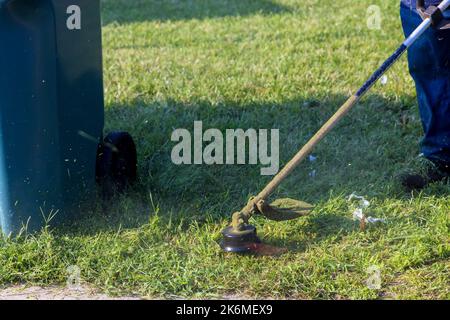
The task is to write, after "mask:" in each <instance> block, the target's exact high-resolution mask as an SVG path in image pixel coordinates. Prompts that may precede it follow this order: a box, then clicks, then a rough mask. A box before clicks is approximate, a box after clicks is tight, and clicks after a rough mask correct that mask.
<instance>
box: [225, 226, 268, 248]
mask: <svg viewBox="0 0 450 320" xmlns="http://www.w3.org/2000/svg"><path fill="white" fill-rule="evenodd" d="M222 236H223V238H222V241H221V242H220V247H221V248H222V250H223V251H225V252H233V253H248V252H256V250H257V249H258V245H259V244H260V243H261V240H260V239H259V238H258V236H257V235H256V228H255V227H254V226H251V225H245V226H244V227H243V229H242V230H239V231H237V230H235V229H234V228H233V227H232V226H230V227H227V228H225V229H224V230H223V231H222Z"/></svg>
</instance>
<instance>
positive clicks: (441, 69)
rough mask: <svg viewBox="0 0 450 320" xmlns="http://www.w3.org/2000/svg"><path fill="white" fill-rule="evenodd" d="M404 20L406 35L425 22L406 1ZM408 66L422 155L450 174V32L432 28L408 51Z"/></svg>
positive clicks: (436, 178) (402, 10)
mask: <svg viewBox="0 0 450 320" xmlns="http://www.w3.org/2000/svg"><path fill="white" fill-rule="evenodd" d="M401 18H402V24H403V29H404V32H405V35H406V36H408V35H409V34H411V33H412V32H413V31H414V29H415V28H416V27H417V26H418V25H419V24H420V23H421V22H422V19H421V18H420V16H419V14H418V13H417V11H416V10H415V6H414V7H408V6H406V5H405V4H404V3H403V2H402V4H401ZM408 63H409V70H410V73H411V76H412V77H413V79H414V82H415V84H416V91H417V100H418V103H419V111H420V116H421V120H422V125H423V129H424V138H423V140H422V143H421V152H422V153H423V155H424V156H425V157H426V158H427V159H429V160H431V161H432V162H433V163H434V164H435V165H437V167H438V168H439V170H440V171H443V172H444V173H450V30H447V31H439V30H435V29H429V30H428V31H427V32H426V33H425V34H424V35H423V36H422V37H421V38H420V39H419V40H418V41H417V42H416V43H415V44H413V45H412V47H411V48H410V49H409V50H408ZM444 176H445V174H444ZM439 178H440V175H437V176H435V177H434V179H429V180H430V181H428V182H431V181H432V180H440V179H439ZM424 183H425V182H424ZM425 184H426V183H425ZM418 187H422V186H418Z"/></svg>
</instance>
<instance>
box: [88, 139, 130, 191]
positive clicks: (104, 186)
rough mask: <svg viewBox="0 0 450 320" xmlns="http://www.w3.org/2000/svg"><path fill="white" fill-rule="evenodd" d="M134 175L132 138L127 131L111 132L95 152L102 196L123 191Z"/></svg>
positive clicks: (97, 175)
mask: <svg viewBox="0 0 450 320" xmlns="http://www.w3.org/2000/svg"><path fill="white" fill-rule="evenodd" d="M136 177H137V154H136V145H135V144H134V141H133V138H132V137H131V135H130V134H128V133H127V132H111V133H110V134H108V135H107V136H106V138H105V139H104V140H103V143H102V144H100V145H99V147H98V152H97V167H96V179H97V183H98V184H99V185H100V188H101V190H102V195H103V197H105V198H110V197H112V196H113V195H114V194H116V193H123V192H124V191H125V190H126V189H127V187H128V186H130V185H132V184H133V183H134V182H135V181H136Z"/></svg>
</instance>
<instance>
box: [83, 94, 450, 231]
mask: <svg viewBox="0 0 450 320" xmlns="http://www.w3.org/2000/svg"><path fill="white" fill-rule="evenodd" d="M345 98H346V97H345V96H341V95H335V96H328V97H326V98H322V97H310V98H306V99H298V100H295V101H286V102H284V103H282V104H278V105H277V104H271V103H267V104H264V103H263V104H258V103H249V104H245V105H242V104H237V103H233V102H227V103H223V104H222V105H217V106H213V105H211V104H209V103H208V102H205V101H198V102H195V103H190V104H182V103H178V102H176V101H165V102H164V103H150V104H149V103H145V102H144V101H139V100H136V101H133V102H132V103H131V104H130V105H114V106H109V107H108V108H107V110H106V119H107V130H117V129H120V130H126V131H129V132H130V133H131V134H132V135H133V137H134V138H135V140H136V144H137V148H138V154H139V176H140V182H139V184H138V186H136V187H135V188H134V190H133V191H132V194H131V195H130V196H129V197H123V198H122V199H121V200H119V201H118V202H117V205H113V206H112V209H111V210H110V212H104V213H103V214H102V216H103V217H104V219H103V220H104V221H103V222H102V223H101V224H99V225H98V226H92V225H90V229H91V230H92V231H93V232H95V231H96V230H105V229H108V230H114V229H117V228H118V227H119V226H121V227H122V228H134V227H138V226H139V225H142V224H145V223H146V222H148V219H149V217H150V216H151V215H153V214H154V213H155V212H157V213H158V215H159V216H160V217H161V218H160V221H159V223H162V224H166V223H174V221H175V222H176V221H181V220H183V221H184V223H182V224H181V226H180V228H181V229H180V230H185V229H187V228H189V226H190V224H192V223H193V222H197V223H199V224H202V223H204V222H214V223H223V221H224V219H227V218H228V217H229V215H230V214H231V213H232V212H234V211H237V210H239V209H240V208H241V207H242V206H243V205H244V204H245V203H246V202H247V199H248V198H249V197H250V196H252V195H254V194H256V193H257V192H259V191H260V190H261V189H262V188H263V187H264V186H265V184H266V183H267V182H269V180H270V179H271V177H267V176H261V174H260V168H261V166H260V165H212V166H208V165H181V166H178V165H175V164H173V163H172V161H171V150H172V148H173V146H174V145H175V143H174V142H172V141H171V139H170V138H171V134H172V132H173V130H174V129H176V128H186V129H187V130H189V131H190V132H192V131H193V123H194V121H197V120H201V121H203V130H206V129H208V128H217V129H219V130H221V131H222V132H224V130H225V129H228V128H230V129H237V128H242V129H244V130H246V129H248V128H255V129H259V128H261V129H272V128H276V129H279V131H280V168H281V167H282V166H283V165H284V164H286V163H287V161H288V160H289V159H290V157H291V156H293V155H294V154H295V153H296V151H297V150H298V149H299V148H300V147H301V146H302V145H303V144H304V143H306V141H307V140H308V139H309V138H310V137H311V135H312V134H313V133H315V132H316V130H317V129H319V127H320V125H321V124H322V123H323V122H324V121H325V120H327V119H328V118H329V117H330V116H331V115H332V114H333V113H334V112H335V110H336V109H337V108H338V107H339V106H340V104H341V103H342V102H343V101H345ZM416 112H417V110H416V108H415V99H414V98H412V97H402V98H401V99H400V100H398V99H397V100H396V102H393V101H391V100H390V99H386V98H384V97H381V96H377V95H372V96H369V97H368V98H367V99H365V100H364V101H363V102H362V105H360V106H358V107H356V108H355V110H353V111H352V113H350V115H348V116H347V117H346V118H345V119H343V120H342V122H341V123H340V124H339V125H338V126H337V127H336V128H335V129H334V131H333V132H332V133H330V134H329V136H328V137H327V138H325V139H324V140H323V141H322V142H321V143H320V144H319V146H318V147H317V148H316V150H315V151H314V155H315V156H316V157H317V160H316V161H314V162H310V161H305V162H304V163H303V164H301V165H300V166H299V167H298V168H297V170H295V171H294V172H293V173H292V174H291V175H290V176H289V178H288V179H287V180H286V181H285V182H284V183H283V184H282V185H281V186H280V188H279V189H278V190H277V191H276V192H275V194H274V195H273V198H275V197H291V198H295V199H301V200H305V201H307V202H310V203H314V204H316V203H326V202H327V201H328V200H329V199H332V198H336V197H342V198H345V196H348V195H349V194H351V193H352V192H356V193H358V194H360V195H364V196H367V197H370V198H377V199H380V200H382V199H386V198H404V197H408V195H406V194H405V193H403V191H402V190H401V189H398V188H397V189H396V188H395V185H394V183H393V176H394V175H395V173H396V172H398V170H399V169H402V168H404V167H406V166H407V164H408V162H409V161H410V160H411V159H412V158H414V157H415V156H416V154H417V153H418V146H417V138H418V136H419V135H420V134H421V129H420V123H419V121H418V117H417V115H416ZM405 119H406V120H405ZM380 124H383V125H382V127H380ZM311 172H315V174H314V175H312V174H311ZM443 194H445V193H443ZM336 210H340V208H337V209H336ZM324 212H325V211H324ZM330 219H331V220H332V221H331V220H330ZM336 219H337V220H338V221H337V220H336ZM311 221H312V222H313V223H314V224H316V225H317V226H318V227H317V230H316V231H317V232H316V233H317V234H318V237H319V238H320V237H321V236H325V237H326V236H329V235H332V234H333V232H334V231H335V230H336V229H335V228H333V227H331V229H330V228H328V227H327V226H331V225H333V226H334V225H336V224H338V225H342V224H343V221H342V219H341V218H340V217H338V216H336V215H329V216H322V217H316V218H314V219H312V220H311ZM344 224H347V222H345V223H344ZM320 225H322V227H320ZM323 226H325V227H323ZM330 230H331V231H330Z"/></svg>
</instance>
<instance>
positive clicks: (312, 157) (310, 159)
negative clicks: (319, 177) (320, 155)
mask: <svg viewBox="0 0 450 320" xmlns="http://www.w3.org/2000/svg"><path fill="white" fill-rule="evenodd" d="M316 160H317V157H316V156H313V155H312V154H311V155H310V156H309V162H314V161H316Z"/></svg>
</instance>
